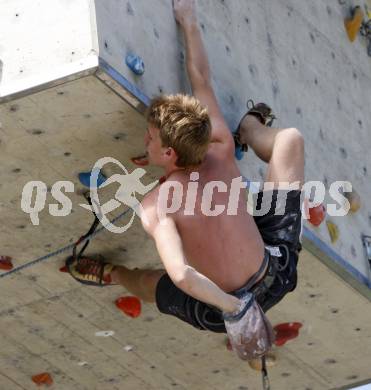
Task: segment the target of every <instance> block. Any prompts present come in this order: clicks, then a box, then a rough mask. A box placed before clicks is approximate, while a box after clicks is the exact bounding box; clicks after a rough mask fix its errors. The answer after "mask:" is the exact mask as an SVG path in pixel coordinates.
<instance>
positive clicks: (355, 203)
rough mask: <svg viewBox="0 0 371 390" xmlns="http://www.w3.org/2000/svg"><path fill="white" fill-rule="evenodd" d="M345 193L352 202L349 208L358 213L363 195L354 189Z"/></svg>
mask: <svg viewBox="0 0 371 390" xmlns="http://www.w3.org/2000/svg"><path fill="white" fill-rule="evenodd" d="M344 195H345V197H346V198H347V200H348V202H349V204H350V209H349V210H350V211H351V212H352V213H356V212H357V211H358V210H359V209H360V207H361V197H360V196H359V194H358V193H357V192H356V191H355V190H354V189H352V191H351V192H345V193H344Z"/></svg>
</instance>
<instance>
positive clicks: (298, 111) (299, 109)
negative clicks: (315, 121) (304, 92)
mask: <svg viewBox="0 0 371 390" xmlns="http://www.w3.org/2000/svg"><path fill="white" fill-rule="evenodd" d="M296 113H297V114H298V115H301V108H300V107H296Z"/></svg>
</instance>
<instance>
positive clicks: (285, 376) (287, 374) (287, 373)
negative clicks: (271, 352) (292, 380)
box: [281, 372, 291, 378]
mask: <svg viewBox="0 0 371 390" xmlns="http://www.w3.org/2000/svg"><path fill="white" fill-rule="evenodd" d="M290 375H291V374H290V373H289V372H283V373H282V374H281V376H283V377H284V378H287V377H288V376H290Z"/></svg>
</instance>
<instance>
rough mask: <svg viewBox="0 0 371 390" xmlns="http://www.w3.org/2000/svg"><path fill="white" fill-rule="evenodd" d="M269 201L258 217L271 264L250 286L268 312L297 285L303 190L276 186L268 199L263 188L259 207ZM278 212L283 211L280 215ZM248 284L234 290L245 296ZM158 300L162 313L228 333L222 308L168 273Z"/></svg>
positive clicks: (203, 328)
mask: <svg viewBox="0 0 371 390" xmlns="http://www.w3.org/2000/svg"><path fill="white" fill-rule="evenodd" d="M286 195H287V200H286ZM266 201H269V202H270V203H271V208H270V210H269V211H268V213H266V214H265V215H262V216H255V215H254V219H255V222H256V224H257V226H258V229H259V231H260V234H261V235H262V237H263V240H264V242H265V256H264V260H265V263H266V264H268V267H267V270H266V271H265V274H264V277H263V278H262V279H261V280H260V281H258V282H257V284H256V285H254V286H252V287H250V286H249V287H248V290H249V291H252V292H254V294H255V296H256V299H257V301H258V303H259V304H260V306H261V307H262V309H263V310H264V311H265V312H266V311H267V310H269V309H270V308H272V307H273V306H274V305H276V304H277V303H278V302H279V301H281V300H282V298H283V297H284V296H285V295H286V294H287V293H288V292H290V291H293V290H294V289H295V287H296V282H297V273H296V266H297V262H298V254H299V252H300V250H301V244H300V232H301V222H302V221H301V192H300V191H290V192H288V193H287V192H286V191H277V190H274V191H273V193H272V196H271V197H269V196H267V198H266V193H265V192H264V199H263V193H262V192H260V193H258V194H257V196H256V199H255V202H256V204H257V210H259V208H261V207H262V205H263V204H264V202H266ZM283 206H285V207H283ZM275 210H276V211H275ZM277 212H278V214H281V215H277ZM262 268H264V269H265V268H266V267H262ZM258 272H259V271H258ZM247 286H248V281H247V282H246V285H245V286H242V287H241V288H240V289H238V290H236V291H233V292H231V294H233V295H235V296H237V297H239V296H240V295H241V296H242V295H243V294H244V293H245V292H246V287H247ZM156 304H157V307H158V309H159V311H160V312H161V313H164V314H169V315H172V316H175V317H177V318H179V319H180V320H182V321H185V322H188V323H189V324H191V325H192V326H194V327H195V328H197V329H201V330H209V331H212V332H216V333H226V329H225V325H224V321H223V316H222V312H221V311H220V310H219V309H217V308H215V307H213V306H211V305H208V304H206V303H203V302H201V301H198V300H197V299H195V298H193V297H191V296H189V295H187V294H186V293H185V292H183V291H182V290H180V289H179V288H178V287H176V286H175V284H174V283H173V282H172V280H171V279H170V278H169V276H168V275H167V274H165V275H164V276H162V278H161V279H160V280H159V282H158V284H157V288H156Z"/></svg>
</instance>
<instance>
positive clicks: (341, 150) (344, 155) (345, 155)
mask: <svg viewBox="0 0 371 390" xmlns="http://www.w3.org/2000/svg"><path fill="white" fill-rule="evenodd" d="M339 150H340V154H341V157H342V158H347V157H348V153H347V151H346V149H345V148H343V147H341V148H339Z"/></svg>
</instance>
